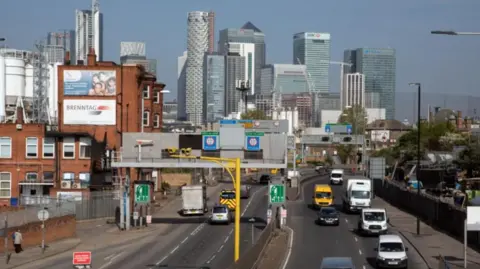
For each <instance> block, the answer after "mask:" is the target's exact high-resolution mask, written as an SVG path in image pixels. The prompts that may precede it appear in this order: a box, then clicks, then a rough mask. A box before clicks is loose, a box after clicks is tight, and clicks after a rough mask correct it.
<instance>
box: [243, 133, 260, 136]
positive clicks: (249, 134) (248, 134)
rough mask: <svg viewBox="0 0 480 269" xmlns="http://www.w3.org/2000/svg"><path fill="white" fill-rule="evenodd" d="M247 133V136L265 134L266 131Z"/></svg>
mask: <svg viewBox="0 0 480 269" xmlns="http://www.w3.org/2000/svg"><path fill="white" fill-rule="evenodd" d="M245 135H246V136H263V135H264V133H263V132H246V133H245Z"/></svg>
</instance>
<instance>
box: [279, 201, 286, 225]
mask: <svg viewBox="0 0 480 269" xmlns="http://www.w3.org/2000/svg"><path fill="white" fill-rule="evenodd" d="M285 225H287V209H286V208H285V206H282V207H280V228H281V229H284V228H285Z"/></svg>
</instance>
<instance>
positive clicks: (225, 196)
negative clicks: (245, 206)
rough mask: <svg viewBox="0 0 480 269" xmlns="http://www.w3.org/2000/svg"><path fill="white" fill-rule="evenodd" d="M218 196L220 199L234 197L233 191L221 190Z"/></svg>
mask: <svg viewBox="0 0 480 269" xmlns="http://www.w3.org/2000/svg"><path fill="white" fill-rule="evenodd" d="M220 198H222V199H235V193H234V192H223V193H222V194H220Z"/></svg>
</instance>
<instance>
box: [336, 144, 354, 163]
mask: <svg viewBox="0 0 480 269" xmlns="http://www.w3.org/2000/svg"><path fill="white" fill-rule="evenodd" d="M336 149H337V155H338V157H340V160H341V161H342V163H348V161H349V160H352V159H354V158H355V155H356V154H357V152H356V151H355V146H354V145H338V146H337V148H336Z"/></svg>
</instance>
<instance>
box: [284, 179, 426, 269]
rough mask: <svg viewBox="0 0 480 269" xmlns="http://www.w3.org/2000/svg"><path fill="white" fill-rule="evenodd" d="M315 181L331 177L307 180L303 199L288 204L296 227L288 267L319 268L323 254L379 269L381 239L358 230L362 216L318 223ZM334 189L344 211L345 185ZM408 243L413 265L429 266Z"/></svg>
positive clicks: (342, 216) (418, 267)
mask: <svg viewBox="0 0 480 269" xmlns="http://www.w3.org/2000/svg"><path fill="white" fill-rule="evenodd" d="M315 184H328V176H319V177H316V178H314V179H312V180H309V181H307V182H305V183H304V184H303V185H302V190H301V195H300V198H299V200H297V201H294V202H293V201H292V202H290V203H289V204H288V207H287V208H288V211H289V215H290V219H289V223H288V224H289V226H290V227H291V228H292V229H293V230H294V241H293V248H292V253H291V256H290V259H289V262H288V264H287V268H288V269H296V268H319V267H318V266H320V264H321V262H322V259H323V257H352V259H353V262H354V263H355V266H356V268H362V269H370V268H375V256H376V252H375V251H374V248H375V247H376V243H377V240H378V239H377V238H375V237H363V236H361V235H358V234H357V233H356V231H355V228H356V224H357V220H358V215H353V214H352V215H350V214H344V213H341V214H340V225H339V226H337V227H322V226H319V225H317V224H315V220H316V218H317V212H316V211H315V210H312V209H310V208H308V203H311V197H312V196H313V187H314V185H315ZM332 189H333V195H334V197H335V199H334V200H335V206H336V207H337V209H338V210H341V205H342V203H341V201H342V189H343V187H342V186H332ZM390 232H391V233H395V230H393V229H390ZM404 242H405V240H404ZM405 244H406V246H407V247H408V248H409V253H408V256H409V268H410V269H412V268H416V269H426V268H427V267H426V265H425V263H424V262H423V260H422V259H421V257H420V256H419V255H418V253H416V252H415V250H414V248H413V247H412V246H410V245H409V244H408V242H405Z"/></svg>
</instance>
